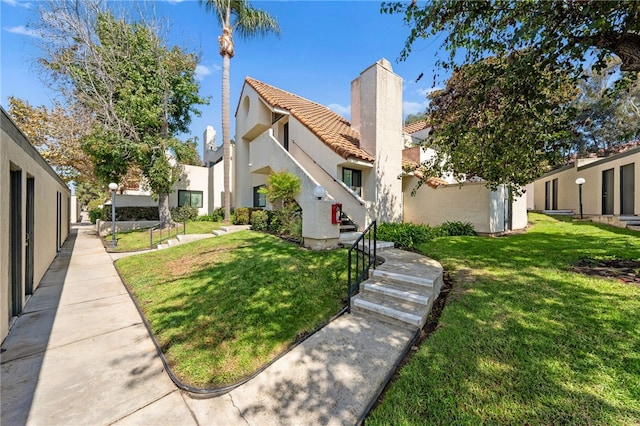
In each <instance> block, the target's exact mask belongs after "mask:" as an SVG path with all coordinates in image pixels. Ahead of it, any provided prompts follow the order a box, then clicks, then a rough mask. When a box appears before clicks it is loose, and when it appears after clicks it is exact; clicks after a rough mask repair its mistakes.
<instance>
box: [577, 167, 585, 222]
mask: <svg viewBox="0 0 640 426" xmlns="http://www.w3.org/2000/svg"><path fill="white" fill-rule="evenodd" d="M585 182H586V181H585V180H584V178H581V177H580V178H578V179H576V185H578V194H579V197H580V219H582V184H583V183H585Z"/></svg>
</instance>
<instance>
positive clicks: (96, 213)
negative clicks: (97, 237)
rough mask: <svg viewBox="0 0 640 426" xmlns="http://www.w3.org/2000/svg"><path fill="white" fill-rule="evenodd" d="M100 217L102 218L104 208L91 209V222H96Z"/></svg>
mask: <svg viewBox="0 0 640 426" xmlns="http://www.w3.org/2000/svg"><path fill="white" fill-rule="evenodd" d="M98 219H102V209H101V208H99V207H96V208H95V209H91V210H89V220H90V221H91V223H96V221H97V220H98Z"/></svg>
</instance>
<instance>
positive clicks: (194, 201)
mask: <svg viewBox="0 0 640 426" xmlns="http://www.w3.org/2000/svg"><path fill="white" fill-rule="evenodd" d="M182 206H191V207H202V191H185V190H182V189H179V190H178V207H182Z"/></svg>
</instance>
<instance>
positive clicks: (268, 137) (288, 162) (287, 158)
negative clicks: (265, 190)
mask: <svg viewBox="0 0 640 426" xmlns="http://www.w3.org/2000/svg"><path fill="white" fill-rule="evenodd" d="M250 163H251V168H250V171H252V172H254V176H255V177H256V179H266V176H267V175H268V173H269V172H270V171H277V172H282V171H288V172H290V173H293V174H294V175H296V176H298V178H300V185H301V191H300V194H299V195H298V196H297V197H296V201H297V202H298V204H299V205H300V207H301V208H302V237H303V238H304V239H305V241H308V242H309V246H310V247H313V248H320V247H319V246H318V244H321V242H323V241H324V242H325V243H327V244H329V245H336V244H337V238H338V236H339V233H340V226H339V225H334V224H332V223H331V215H330V210H331V208H330V204H331V200H318V199H316V198H315V197H314V195H313V190H314V189H315V188H316V186H318V185H319V182H318V181H317V180H315V179H314V178H313V177H312V176H311V174H310V173H309V172H308V171H307V170H305V169H304V167H302V165H301V164H300V163H298V162H297V161H296V160H295V159H294V158H293V157H292V156H291V155H289V154H288V153H287V151H285V149H284V148H283V147H282V146H281V145H280V143H278V141H277V140H276V139H275V138H274V137H273V132H272V130H268V131H267V132H265V133H263V134H262V135H260V136H259V137H258V138H256V139H255V140H253V141H252V142H251V156H250ZM327 205H328V206H329V207H327ZM327 209H328V210H327ZM327 212H329V213H327ZM305 244H307V242H305Z"/></svg>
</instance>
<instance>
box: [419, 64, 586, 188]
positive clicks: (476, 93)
mask: <svg viewBox="0 0 640 426" xmlns="http://www.w3.org/2000/svg"><path fill="white" fill-rule="evenodd" d="M526 58H527V56H526V54H523V55H519V54H514V55H511V56H509V57H507V58H488V59H485V60H483V61H480V62H477V63H475V64H470V65H465V66H463V67H461V68H459V69H457V70H456V71H454V72H453V75H452V77H451V78H450V79H449V81H448V82H447V85H446V88H445V89H444V90H441V91H438V92H434V93H433V94H432V95H431V102H430V104H429V107H428V109H427V114H428V117H429V122H430V124H431V125H432V126H433V133H432V135H431V136H430V138H429V140H428V144H427V146H431V147H432V148H434V149H435V151H436V155H435V156H434V157H433V158H431V159H429V160H427V161H426V162H425V163H424V164H422V166H421V167H422V171H423V175H424V176H425V179H426V178H428V177H430V176H443V175H448V174H452V175H454V176H455V177H456V178H457V179H459V180H465V179H469V178H476V177H477V178H482V179H484V180H485V181H487V183H488V186H489V187H491V188H495V187H497V185H506V186H508V187H509V188H510V189H511V190H512V192H513V193H514V194H519V193H521V191H522V187H523V186H525V185H526V184H528V183H529V182H531V181H533V180H534V179H536V178H537V177H539V176H540V175H542V174H543V173H544V172H546V171H547V170H548V167H549V166H552V165H554V164H557V163H558V162H560V161H561V160H562V159H563V156H564V154H565V153H566V151H567V150H569V149H570V147H571V144H572V141H573V140H574V134H573V119H574V116H575V110H574V108H572V107H571V101H572V100H573V99H574V98H575V96H576V90H575V87H574V85H573V84H572V82H571V80H570V79H569V78H567V77H566V76H564V75H563V74H562V73H560V72H558V71H553V70H550V69H549V68H548V67H546V68H545V67H543V66H542V65H540V64H531V63H529V62H528V61H527V59H526ZM510 67H527V68H530V69H529V71H528V72H529V75H530V78H528V79H520V78H517V77H516V74H514V73H508V72H505V69H507V68H510Z"/></svg>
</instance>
